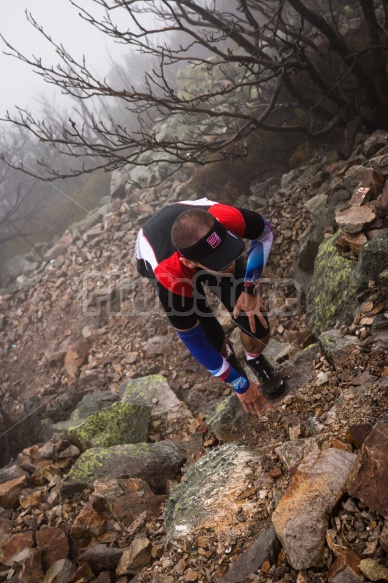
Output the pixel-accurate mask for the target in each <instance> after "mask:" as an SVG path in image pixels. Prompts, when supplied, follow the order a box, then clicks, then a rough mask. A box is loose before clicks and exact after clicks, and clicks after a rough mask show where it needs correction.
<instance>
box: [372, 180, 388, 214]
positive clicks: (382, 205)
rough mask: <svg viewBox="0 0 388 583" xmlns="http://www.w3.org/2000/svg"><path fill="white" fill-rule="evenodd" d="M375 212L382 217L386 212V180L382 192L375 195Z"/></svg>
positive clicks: (387, 209) (387, 206) (387, 184)
mask: <svg viewBox="0 0 388 583" xmlns="http://www.w3.org/2000/svg"><path fill="white" fill-rule="evenodd" d="M375 209H376V213H377V216H378V217H381V218H384V217H386V216H387V214H388V182H386V183H385V186H384V188H383V192H382V193H381V194H380V195H379V196H378V197H377V200H376V206H375Z"/></svg>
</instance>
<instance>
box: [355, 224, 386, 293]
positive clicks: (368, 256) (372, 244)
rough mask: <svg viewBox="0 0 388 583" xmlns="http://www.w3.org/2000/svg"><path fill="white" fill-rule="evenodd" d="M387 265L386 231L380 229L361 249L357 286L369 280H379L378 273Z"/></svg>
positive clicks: (365, 284)
mask: <svg viewBox="0 0 388 583" xmlns="http://www.w3.org/2000/svg"><path fill="white" fill-rule="evenodd" d="M387 265H388V232H387V231H382V232H381V233H380V234H379V235H378V236H377V237H376V238H375V239H372V240H371V241H368V243H366V244H365V245H364V246H363V248H362V250H361V254H360V257H359V261H358V267H357V283H358V286H359V288H364V287H367V286H368V282H369V280H374V281H379V276H380V273H383V272H384V271H385V270H386V269H387Z"/></svg>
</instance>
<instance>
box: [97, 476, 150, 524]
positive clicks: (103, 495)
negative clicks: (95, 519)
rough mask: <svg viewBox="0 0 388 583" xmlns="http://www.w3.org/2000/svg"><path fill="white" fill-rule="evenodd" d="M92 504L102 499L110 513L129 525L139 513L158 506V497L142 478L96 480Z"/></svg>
mask: <svg viewBox="0 0 388 583" xmlns="http://www.w3.org/2000/svg"><path fill="white" fill-rule="evenodd" d="M92 501H93V504H95V503H96V504H100V501H103V504H104V507H105V508H106V509H107V510H108V511H109V512H110V514H111V515H112V516H113V517H114V518H116V519H119V520H121V521H122V522H123V524H125V526H129V525H130V524H131V523H132V522H133V521H134V520H135V519H136V518H137V517H138V516H139V515H140V514H142V513H143V512H145V511H147V510H148V511H150V512H152V511H153V510H156V509H157V508H158V507H159V501H158V498H157V497H156V496H155V494H154V493H153V492H152V490H151V488H150V487H149V485H148V484H147V482H145V481H144V480H140V479H138V478H130V479H128V480H124V479H121V480H109V479H107V480H96V481H95V483H94V494H93V496H92Z"/></svg>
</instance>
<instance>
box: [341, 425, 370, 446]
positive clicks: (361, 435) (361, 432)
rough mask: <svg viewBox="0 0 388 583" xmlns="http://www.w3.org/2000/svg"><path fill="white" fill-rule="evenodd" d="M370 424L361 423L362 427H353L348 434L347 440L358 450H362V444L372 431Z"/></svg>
mask: <svg viewBox="0 0 388 583" xmlns="http://www.w3.org/2000/svg"><path fill="white" fill-rule="evenodd" d="M372 429H373V427H372V425H371V424H370V423H361V424H360V425H351V426H350V427H349V429H348V431H347V433H346V440H347V441H348V442H349V443H352V444H353V445H354V447H355V448H356V449H361V447H362V444H363V443H364V441H365V440H366V438H367V437H368V435H369V434H370V432H371V431H372Z"/></svg>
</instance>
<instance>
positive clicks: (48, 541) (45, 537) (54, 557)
mask: <svg viewBox="0 0 388 583" xmlns="http://www.w3.org/2000/svg"><path fill="white" fill-rule="evenodd" d="M36 542H37V545H38V549H39V550H40V551H41V553H42V564H43V568H44V570H45V571H47V569H48V568H49V567H51V565H53V564H54V563H55V562H56V561H59V560H60V559H65V558H66V557H67V555H68V552H69V543H68V540H67V536H66V534H65V533H64V532H63V530H61V529H60V528H58V527H56V526H45V525H43V526H42V527H41V528H40V529H39V531H38V532H37V533H36Z"/></svg>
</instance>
